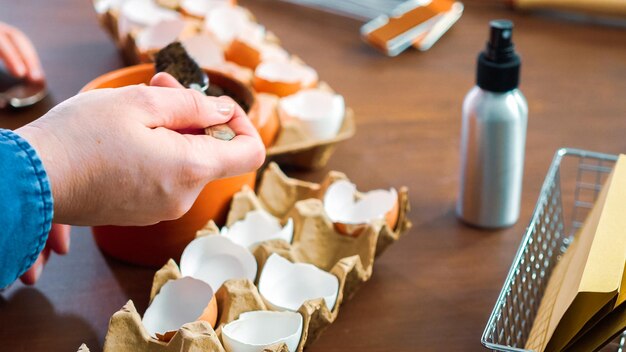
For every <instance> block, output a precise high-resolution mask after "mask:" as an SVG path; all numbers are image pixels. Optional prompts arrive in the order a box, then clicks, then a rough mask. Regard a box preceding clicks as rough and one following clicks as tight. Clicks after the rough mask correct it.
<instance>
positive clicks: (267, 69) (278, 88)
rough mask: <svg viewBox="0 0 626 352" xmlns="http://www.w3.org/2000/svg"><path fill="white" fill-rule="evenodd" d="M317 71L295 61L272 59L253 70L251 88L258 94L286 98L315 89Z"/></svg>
mask: <svg viewBox="0 0 626 352" xmlns="http://www.w3.org/2000/svg"><path fill="white" fill-rule="evenodd" d="M317 83H318V75H317V71H315V70H314V69H313V68H312V67H310V66H308V65H306V64H304V63H300V62H299V61H296V60H291V61H285V60H280V59H273V60H268V61H263V62H261V63H260V64H259V65H258V66H257V67H256V68H255V70H254V80H253V83H252V85H253V87H254V89H255V90H257V91H258V92H264V93H271V94H275V95H278V96H279V97H286V96H288V95H291V94H294V93H296V92H298V91H300V90H302V89H305V88H311V87H315V86H316V85H317Z"/></svg>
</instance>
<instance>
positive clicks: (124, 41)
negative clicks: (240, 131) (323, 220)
mask: <svg viewBox="0 0 626 352" xmlns="http://www.w3.org/2000/svg"><path fill="white" fill-rule="evenodd" d="M106 2H107V1H106V0H94V6H95V8H96V10H97V11H96V12H97V15H98V21H99V22H100V25H101V26H102V27H103V28H104V29H105V31H106V32H107V33H108V34H109V35H110V36H111V38H112V39H113V41H114V42H115V44H116V45H117V47H118V48H119V50H120V53H121V55H122V57H123V59H124V61H125V62H126V64H128V65H134V64H138V63H149V62H152V61H153V56H154V54H155V53H156V51H157V50H154V49H150V50H147V51H146V50H141V49H140V48H139V46H138V45H137V36H138V30H137V29H131V30H128V31H127V32H126V31H124V32H122V31H121V30H120V13H119V12H120V11H119V9H116V8H109V9H106V10H105V11H101V10H99V4H100V3H106ZM156 3H158V4H159V5H160V6H164V7H167V8H170V9H174V10H177V11H178V12H179V13H180V14H181V15H182V19H183V20H184V21H185V27H184V29H183V30H182V32H181V33H180V35H179V37H178V39H182V38H185V37H191V36H193V35H196V34H199V33H201V32H202V30H203V29H202V19H201V18H198V17H196V16H192V15H189V14H187V13H185V11H184V10H181V9H180V4H179V3H180V1H173V2H167V1H166V2H163V1H156ZM246 11H247V10H246ZM248 13H249V11H248ZM249 15H250V18H251V19H252V20H254V16H253V15H252V14H251V13H249ZM263 40H264V41H265V42H267V43H272V44H275V45H277V46H279V45H280V40H279V39H278V38H277V37H276V36H275V35H274V34H273V33H272V32H270V31H266V32H265V34H264V39H263ZM223 49H224V52H225V53H226V51H227V49H226V48H223ZM226 56H228V55H226ZM290 60H291V61H294V62H299V63H302V64H304V62H303V61H302V60H301V59H300V58H298V57H296V56H291V57H290ZM210 69H211V70H216V71H219V72H221V73H224V74H226V75H229V76H231V77H233V78H235V79H238V80H239V81H241V82H242V83H244V84H245V85H246V86H247V87H248V88H249V89H251V90H252V91H255V90H254V88H253V71H252V70H251V69H250V68H248V67H244V66H241V65H239V64H237V63H235V62H232V61H229V60H228V58H227V59H226V62H225V64H223V65H219V66H218V67H210ZM311 88H319V89H322V90H327V91H332V89H330V87H329V86H328V84H326V83H325V82H323V81H318V82H316V83H315V85H314V86H312V87H311ZM264 94H268V93H264ZM261 103H262V104H265V103H267V102H261ZM274 109H275V114H276V116H278V117H277V119H278V124H279V130H278V133H277V134H276V136H275V138H274V140H273V141H270V142H266V146H267V157H268V161H276V162H278V163H280V164H281V165H290V166H295V167H298V168H302V169H311V170H315V169H319V168H322V167H324V166H325V165H326V164H327V162H328V160H329V159H330V157H331V155H332V153H333V152H334V150H335V148H336V147H337V144H338V143H339V142H342V141H344V140H347V139H349V138H350V137H352V136H353V135H354V133H355V131H356V125H355V121H354V112H353V111H352V109H350V108H348V107H346V108H345V115H344V117H343V122H342V124H341V127H340V129H339V131H338V133H337V134H336V135H334V136H333V137H331V138H323V139H320V138H316V137H314V136H311V135H310V133H309V132H307V129H306V128H304V126H303V124H302V123H301V122H300V121H298V120H297V119H293V118H291V119H290V118H285V116H281V114H279V112H278V110H279V108H278V105H277V104H276V105H275V106H274ZM255 113H257V111H255V110H254V109H253V110H252V111H250V112H249V114H250V115H252V114H255ZM251 118H252V119H253V120H254V118H253V117H252V116H251Z"/></svg>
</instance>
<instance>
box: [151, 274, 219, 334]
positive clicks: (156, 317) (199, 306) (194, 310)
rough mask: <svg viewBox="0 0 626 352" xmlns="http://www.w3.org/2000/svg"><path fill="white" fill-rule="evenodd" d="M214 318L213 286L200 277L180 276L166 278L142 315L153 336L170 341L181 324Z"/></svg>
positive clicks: (215, 308)
mask: <svg viewBox="0 0 626 352" xmlns="http://www.w3.org/2000/svg"><path fill="white" fill-rule="evenodd" d="M197 320H202V321H206V322H208V323H209V324H210V325H211V326H213V325H215V323H216V321H217V303H216V301H215V295H214V293H213V289H212V288H211V286H209V285H208V284H207V283H205V282H204V281H202V280H198V279H195V278H193V277H183V278H180V279H176V280H169V281H167V282H166V283H165V284H164V285H163V286H162V287H161V289H160V290H159V293H158V294H157V295H156V296H155V297H154V299H153V300H152V302H151V303H150V306H149V307H148V309H146V312H145V313H144V315H143V318H142V324H143V326H144V327H145V328H146V330H147V331H148V332H149V333H150V335H151V336H152V337H156V338H158V339H159V340H161V341H169V340H170V339H171V338H172V337H173V336H174V334H175V333H176V331H177V330H178V329H179V328H180V327H181V326H182V325H184V324H186V323H188V322H192V321H197Z"/></svg>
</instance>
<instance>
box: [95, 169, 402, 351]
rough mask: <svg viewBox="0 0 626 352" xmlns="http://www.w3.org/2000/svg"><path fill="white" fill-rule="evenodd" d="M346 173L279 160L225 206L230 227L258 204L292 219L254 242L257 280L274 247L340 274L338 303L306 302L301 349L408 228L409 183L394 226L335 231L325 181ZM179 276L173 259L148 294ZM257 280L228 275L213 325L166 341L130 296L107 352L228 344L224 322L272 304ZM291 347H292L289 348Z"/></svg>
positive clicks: (191, 327) (208, 231)
mask: <svg viewBox="0 0 626 352" xmlns="http://www.w3.org/2000/svg"><path fill="white" fill-rule="evenodd" d="M345 179H347V177H346V176H345V175H344V174H343V173H340V172H330V173H329V174H328V175H327V177H326V178H325V179H324V181H323V182H322V183H321V184H318V183H311V182H305V181H301V180H297V179H293V178H289V177H287V176H286V175H285V174H284V173H283V172H282V171H281V170H280V169H279V168H278V166H277V165H276V164H275V163H272V164H270V165H269V166H268V168H267V169H266V170H265V172H264V175H263V178H262V181H261V183H260V185H259V188H258V191H257V193H255V192H253V191H252V190H251V189H249V188H244V189H242V190H241V191H240V192H238V193H237V194H236V195H235V197H234V198H233V201H232V204H231V209H230V211H229V213H228V219H227V226H230V225H232V224H234V223H235V222H237V221H239V220H241V219H244V218H245V216H246V214H247V213H248V212H250V211H253V210H259V209H263V210H265V211H267V212H269V213H270V214H272V215H273V216H275V217H276V218H278V219H281V220H283V221H285V220H286V219H288V218H291V219H293V224H294V233H293V241H292V243H288V242H286V241H284V240H281V239H274V240H268V241H264V242H261V243H260V244H258V245H256V246H255V247H254V248H253V249H252V253H253V255H254V257H255V259H256V261H257V264H258V271H257V276H256V279H255V282H256V283H258V282H259V278H260V276H261V273H262V272H263V268H264V266H265V265H266V262H267V261H268V258H270V256H271V255H272V254H278V255H280V256H281V257H283V258H285V259H287V260H289V261H291V262H294V263H309V264H313V265H315V266H316V267H317V268H319V269H321V270H324V271H327V272H329V273H331V274H332V275H334V276H335V277H336V278H337V279H338V284H339V285H338V287H339V288H338V294H337V297H336V303H335V304H334V306H333V309H329V308H328V306H327V305H326V301H325V300H324V299H323V298H317V299H311V300H307V301H305V302H304V303H303V304H302V305H301V306H300V308H299V309H298V313H300V314H301V316H302V318H303V320H302V322H303V323H302V335H301V338H300V342H299V343H298V347H297V351H302V350H303V349H305V348H306V347H307V346H309V345H311V344H312V343H313V342H314V341H315V340H316V339H317V338H318V337H319V336H320V335H321V334H322V333H323V331H324V330H325V329H326V328H328V327H329V326H330V325H331V324H332V323H333V322H334V321H335V319H336V318H337V315H338V313H339V308H340V307H341V304H342V302H344V301H346V300H349V299H350V298H352V297H353V296H354V294H355V293H356V292H357V290H358V289H359V288H360V287H361V286H362V284H363V283H365V282H366V281H367V280H369V278H370V277H371V275H372V272H373V266H374V261H375V258H376V256H377V255H380V254H381V253H382V252H383V251H384V250H385V249H386V248H387V247H388V246H389V245H390V244H391V243H393V242H395V241H396V240H398V239H399V238H400V236H402V235H403V234H404V233H405V232H406V231H407V230H408V229H410V227H411V222H410V220H409V219H408V217H407V213H408V211H409V201H408V193H407V189H406V188H402V189H400V191H399V192H398V205H399V211H398V219H397V222H396V226H395V228H390V227H389V225H388V224H387V223H386V222H385V221H382V220H381V221H375V222H372V223H369V224H367V225H366V226H365V228H364V229H363V230H362V231H360V233H359V234H358V236H347V235H345V234H342V233H340V232H338V231H337V229H336V226H335V225H334V224H333V222H332V221H331V220H330V218H329V217H328V215H327V214H326V213H325V210H324V206H323V204H322V199H323V196H324V194H325V193H326V190H327V189H328V187H329V186H330V185H331V184H332V183H333V182H335V181H337V180H345ZM197 236H198V237H202V236H220V231H219V229H218V227H217V226H216V225H215V223H214V222H213V221H209V223H208V224H207V225H206V226H205V227H204V228H202V229H201V230H199V231H198V233H197ZM181 277H182V274H181V271H180V269H179V266H178V265H177V264H176V263H175V262H174V261H173V260H170V261H169V262H168V263H167V264H165V266H163V268H161V269H160V270H159V271H158V272H157V273H156V274H155V276H154V280H153V285H152V290H151V292H150V300H151V302H152V300H153V299H154V298H155V297H156V296H157V295H158V294H159V291H160V290H161V288H162V287H163V286H164V285H165V284H166V283H167V282H168V281H169V280H177V279H180V278H181ZM255 282H252V281H251V280H249V279H231V280H227V281H226V282H224V284H223V285H222V287H221V288H220V289H219V290H218V291H217V292H216V293H215V298H216V301H217V306H218V311H219V315H218V320H217V323H216V325H215V326H216V329H215V330H214V329H213V328H212V327H211V325H210V324H209V323H207V322H205V321H195V322H190V323H187V324H185V325H183V326H182V327H181V328H180V329H178V331H176V333H175V334H174V336H173V337H172V339H171V340H170V341H169V342H163V341H159V340H157V339H155V338H153V337H151V336H150V334H149V333H148V332H147V330H146V329H145V328H144V326H143V324H142V320H141V316H140V315H139V313H138V312H137V310H136V309H135V307H134V305H133V303H132V301H129V302H128V303H127V304H126V305H125V306H124V307H123V308H122V309H121V310H120V311H118V312H117V313H115V314H114V315H113V317H112V318H111V320H110V323H109V329H108V332H107V335H106V338H105V344H104V351H105V352H113V351H116V352H120V351H121V352H125V351H139V352H141V351H164V352H165V351H168V352H170V351H171V352H173V351H190V352H191V351H220V352H221V351H225V349H224V345H223V343H222V341H223V338H222V328H223V327H224V326H225V324H228V323H230V322H232V321H234V320H236V319H238V318H239V316H240V315H241V314H242V313H246V312H251V311H265V310H271V309H270V305H269V303H268V301H266V299H265V298H264V297H263V296H262V295H261V294H260V293H259V289H258V288H257V286H255ZM287 350H288V349H287V347H286V345H285V344H279V345H274V346H271V348H269V349H265V351H287ZM292 352H293V351H292Z"/></svg>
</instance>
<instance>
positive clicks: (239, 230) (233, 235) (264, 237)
mask: <svg viewBox="0 0 626 352" xmlns="http://www.w3.org/2000/svg"><path fill="white" fill-rule="evenodd" d="M220 234H221V235H222V236H225V237H227V238H229V239H230V240H232V241H233V242H234V243H236V244H238V245H240V246H244V247H246V248H248V249H252V248H253V247H255V246H256V245H258V244H259V243H261V242H263V241H268V240H273V239H281V240H284V241H286V242H287V243H291V240H292V238H293V220H292V219H291V218H289V219H288V220H287V223H286V224H285V226H284V227H283V226H281V225H280V222H279V221H278V219H277V218H275V217H274V216H273V215H271V214H270V213H268V212H267V211H265V210H252V211H249V212H248V213H246V217H245V218H244V219H243V220H239V221H237V222H236V223H234V224H232V225H231V226H230V227H226V226H224V227H222V230H221V232H220Z"/></svg>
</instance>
